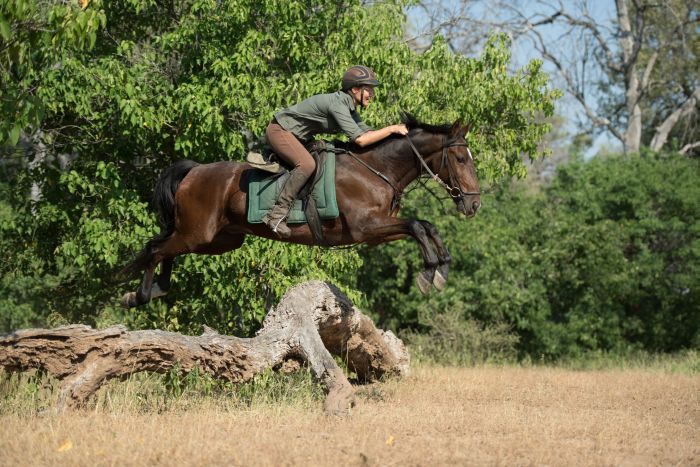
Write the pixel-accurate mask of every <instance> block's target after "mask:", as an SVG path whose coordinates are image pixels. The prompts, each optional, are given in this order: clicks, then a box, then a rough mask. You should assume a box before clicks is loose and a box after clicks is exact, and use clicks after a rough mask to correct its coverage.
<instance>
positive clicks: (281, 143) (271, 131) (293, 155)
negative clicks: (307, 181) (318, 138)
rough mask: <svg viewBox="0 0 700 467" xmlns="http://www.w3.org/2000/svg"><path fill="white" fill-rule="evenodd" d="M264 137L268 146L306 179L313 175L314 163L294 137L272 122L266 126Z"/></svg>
mask: <svg viewBox="0 0 700 467" xmlns="http://www.w3.org/2000/svg"><path fill="white" fill-rule="evenodd" d="M265 135H266V136H267V142H268V144H269V145H270V147H271V148H272V150H273V151H275V153H276V154H277V155H278V156H280V157H281V158H282V159H284V160H285V161H286V162H288V163H289V164H291V165H293V166H294V168H295V169H298V170H299V171H300V172H302V173H303V174H304V175H306V177H307V178H308V177H310V176H311V174H313V173H314V170H315V169H316V162H315V161H314V158H313V157H312V156H311V154H309V151H307V150H306V148H304V146H303V145H302V144H301V143H300V142H299V140H298V139H297V138H296V136H294V135H293V134H291V133H290V132H288V131H287V130H285V129H284V128H282V126H280V124H279V123H277V122H276V121H274V120H273V121H272V123H270V124H269V125H268V126H267V130H266V131H265Z"/></svg>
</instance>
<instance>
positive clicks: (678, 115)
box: [649, 86, 700, 151]
mask: <svg viewBox="0 0 700 467" xmlns="http://www.w3.org/2000/svg"><path fill="white" fill-rule="evenodd" d="M698 101H700V86H698V87H696V88H695V91H694V92H693V94H691V95H690V97H688V99H686V100H685V102H683V104H681V105H680V106H679V107H678V108H677V109H676V110H674V111H673V112H672V113H671V115H669V116H668V117H666V119H665V120H664V121H663V122H662V123H661V125H659V126H657V127H656V133H655V134H654V137H653V138H652V140H651V144H650V145H649V147H650V148H651V150H652V151H658V150H660V149H661V148H663V147H664V145H665V144H666V140H667V139H668V135H669V134H670V133H671V130H673V127H674V126H676V124H677V123H678V122H679V121H680V120H681V119H682V118H683V117H685V116H686V115H688V114H690V113H692V112H693V111H694V110H695V107H696V105H697V103H698ZM689 149H691V148H689Z"/></svg>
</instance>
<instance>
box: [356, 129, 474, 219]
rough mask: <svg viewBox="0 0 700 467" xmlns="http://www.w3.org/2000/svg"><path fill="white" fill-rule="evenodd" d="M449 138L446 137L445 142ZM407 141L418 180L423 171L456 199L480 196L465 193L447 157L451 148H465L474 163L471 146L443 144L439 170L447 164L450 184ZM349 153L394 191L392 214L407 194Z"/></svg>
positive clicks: (465, 144) (407, 138)
mask: <svg viewBox="0 0 700 467" xmlns="http://www.w3.org/2000/svg"><path fill="white" fill-rule="evenodd" d="M446 139H447V137H445V140H446ZM406 140H407V141H408V144H409V146H410V147H411V150H412V151H413V153H414V154H415V156H416V158H417V159H418V161H419V167H418V168H419V173H418V179H419V180H420V179H421V178H422V174H423V170H424V169H425V171H426V172H427V173H428V175H429V176H430V178H431V179H433V180H435V181H436V182H437V183H438V184H439V185H441V186H442V187H443V188H445V190H447V194H448V195H449V196H450V197H451V198H454V199H457V198H464V197H465V196H473V195H480V194H481V192H480V191H463V190H462V187H461V185H460V183H459V181H458V180H457V179H456V178H455V175H454V169H453V168H452V164H451V163H450V158H449V157H448V156H447V151H448V149H449V148H451V147H456V146H464V147H466V148H467V154H469V158H470V159H471V160H472V161H473V160H474V158H473V157H472V153H471V151H470V150H469V146H468V145H467V143H466V142H465V143H452V144H446V142H443V146H442V159H441V161H440V169H439V170H438V173H439V172H440V171H441V170H442V168H443V167H444V166H445V163H447V173H448V174H449V176H450V184H451V185H450V184H447V183H445V182H444V181H443V180H442V179H441V178H440V177H439V176H438V175H437V174H436V173H434V172H433V171H432V170H430V167H429V166H428V163H427V162H426V161H425V159H424V158H423V156H422V155H421V153H420V152H419V151H418V149H417V148H416V146H415V145H414V144H413V141H411V138H410V137H409V136H408V135H406ZM347 153H348V154H349V155H350V156H351V157H352V158H353V159H355V160H356V161H357V162H359V163H360V164H362V165H363V166H365V167H366V168H367V169H368V170H369V171H370V172H372V173H373V174H375V175H376V176H377V177H379V178H381V179H382V180H384V181H385V182H386V183H387V184H388V185H389V186H391V188H393V190H394V197H393V199H392V202H391V210H392V212H393V211H394V210H395V209H396V208H397V207H398V206H399V205H400V204H401V198H403V196H404V195H405V193H404V192H403V191H402V190H400V189H399V188H398V187H397V186H396V185H395V184H394V183H393V182H392V181H391V180H390V179H389V177H387V176H386V175H384V174H383V173H381V172H380V171H378V170H377V169H375V168H374V167H372V166H370V165H369V164H368V163H366V162H365V161H363V160H362V159H360V158H359V157H358V156H357V154H355V153H353V152H352V151H347ZM423 186H424V187H426V188H427V186H426V185H425V184H423ZM428 191H429V192H430V194H432V195H433V196H435V197H437V195H435V193H433V192H432V190H430V189H428Z"/></svg>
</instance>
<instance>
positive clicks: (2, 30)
mask: <svg viewBox="0 0 700 467" xmlns="http://www.w3.org/2000/svg"><path fill="white" fill-rule="evenodd" d="M0 35H2V38H3V39H5V40H6V41H9V40H10V37H11V36H12V30H11V29H10V23H8V22H7V20H6V19H5V17H4V16H3V15H2V14H1V13H0Z"/></svg>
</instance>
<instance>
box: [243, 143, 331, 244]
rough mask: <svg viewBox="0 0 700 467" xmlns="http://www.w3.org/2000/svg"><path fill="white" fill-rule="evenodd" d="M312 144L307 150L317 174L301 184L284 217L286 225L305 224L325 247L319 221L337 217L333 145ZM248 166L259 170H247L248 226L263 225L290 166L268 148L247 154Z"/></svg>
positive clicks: (318, 242) (316, 239)
mask: <svg viewBox="0 0 700 467" xmlns="http://www.w3.org/2000/svg"><path fill="white" fill-rule="evenodd" d="M327 144H328V143H325V142H324V141H314V142H312V143H311V144H310V145H307V147H306V149H307V150H308V151H309V153H310V154H311V155H312V156H313V157H314V160H315V161H316V171H315V172H314V175H313V176H312V177H310V178H309V181H308V182H307V183H306V185H304V187H303V188H302V189H301V191H300V192H299V194H298V195H297V200H296V201H295V202H294V205H293V207H292V210H291V211H290V213H289V216H288V218H287V223H288V224H295V223H297V224H299V223H308V224H309V228H310V229H311V233H312V235H313V237H314V240H315V242H316V243H317V244H320V245H326V241H325V239H324V237H323V231H322V229H321V220H324V219H335V218H337V217H338V215H339V214H340V213H339V210H338V202H337V200H336V195H335V152H334V150H333V147H332V145H330V144H328V146H330V147H327V146H326V145H327ZM247 160H248V163H249V164H250V165H252V166H253V167H255V168H256V169H259V170H252V171H250V175H249V180H248V215H247V220H248V222H249V223H251V224H257V223H261V222H262V218H263V216H264V215H265V214H266V213H267V212H268V211H269V210H270V209H272V206H274V204H275V202H276V200H277V197H278V196H279V192H280V190H281V189H282V187H283V186H284V183H285V182H286V180H287V177H288V176H289V171H290V167H288V166H287V165H286V163H284V162H282V161H281V159H280V158H278V157H277V155H276V154H274V153H273V152H272V151H270V150H269V149H266V150H263V151H261V152H251V153H249V154H248V158H247Z"/></svg>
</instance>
